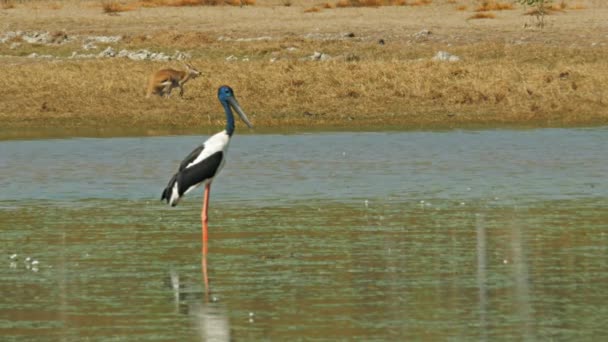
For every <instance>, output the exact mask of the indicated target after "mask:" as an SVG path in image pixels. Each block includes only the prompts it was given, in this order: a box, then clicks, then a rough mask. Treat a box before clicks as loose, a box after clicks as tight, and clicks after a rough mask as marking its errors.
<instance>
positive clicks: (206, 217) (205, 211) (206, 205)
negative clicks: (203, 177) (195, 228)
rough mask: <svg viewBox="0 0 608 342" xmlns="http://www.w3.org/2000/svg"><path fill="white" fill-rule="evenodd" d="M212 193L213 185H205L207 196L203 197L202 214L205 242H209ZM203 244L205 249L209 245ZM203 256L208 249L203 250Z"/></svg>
mask: <svg viewBox="0 0 608 342" xmlns="http://www.w3.org/2000/svg"><path fill="white" fill-rule="evenodd" d="M210 192H211V184H207V185H205V196H204V197H203V211H202V212H201V221H202V223H203V242H205V243H206V242H207V228H208V227H207V222H208V221H209V215H208V209H209V193H210ZM205 243H203V248H205V247H207V245H206V244H205ZM203 254H206V249H203Z"/></svg>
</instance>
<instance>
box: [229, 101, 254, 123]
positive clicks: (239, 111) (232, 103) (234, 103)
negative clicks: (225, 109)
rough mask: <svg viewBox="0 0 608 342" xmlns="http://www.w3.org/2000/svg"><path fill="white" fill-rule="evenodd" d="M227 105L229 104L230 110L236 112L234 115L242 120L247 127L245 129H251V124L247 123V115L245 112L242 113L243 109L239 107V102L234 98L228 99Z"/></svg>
mask: <svg viewBox="0 0 608 342" xmlns="http://www.w3.org/2000/svg"><path fill="white" fill-rule="evenodd" d="M228 103H230V106H232V108H233V109H234V110H235V111H236V113H237V114H238V115H239V117H240V118H241V120H243V122H244V123H245V124H246V125H247V127H249V128H253V124H252V123H251V122H250V121H249V119H247V115H245V112H243V109H242V108H241V106H240V105H239V102H238V101H237V100H236V99H235V98H234V97H229V98H228Z"/></svg>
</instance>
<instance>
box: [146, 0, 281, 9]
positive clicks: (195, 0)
mask: <svg viewBox="0 0 608 342" xmlns="http://www.w3.org/2000/svg"><path fill="white" fill-rule="evenodd" d="M255 3H256V2H255V0H141V1H139V2H136V3H134V6H135V7H146V8H150V7H163V6H168V7H194V6H222V5H229V6H254V5H255ZM289 5H291V2H289Z"/></svg>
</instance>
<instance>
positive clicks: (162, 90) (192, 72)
mask: <svg viewBox="0 0 608 342" xmlns="http://www.w3.org/2000/svg"><path fill="white" fill-rule="evenodd" d="M184 66H185V67H186V71H180V70H175V69H171V68H167V69H161V70H158V71H157V72H155V73H153V74H152V75H151V76H150V81H149V82H148V90H147V92H146V97H148V98H149V97H150V95H152V94H157V95H159V96H161V97H169V95H171V90H172V89H173V88H179V96H180V97H181V96H183V95H184V83H186V82H188V81H189V80H190V79H195V78H197V77H198V76H200V74H201V72H200V71H198V70H196V69H195V68H194V67H193V66H192V64H189V63H185V62H184Z"/></svg>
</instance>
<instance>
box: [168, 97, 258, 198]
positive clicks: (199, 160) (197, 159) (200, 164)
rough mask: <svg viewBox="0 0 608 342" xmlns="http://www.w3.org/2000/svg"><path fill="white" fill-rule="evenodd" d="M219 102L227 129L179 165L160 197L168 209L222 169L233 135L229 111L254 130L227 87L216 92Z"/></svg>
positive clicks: (211, 138) (209, 181)
mask: <svg viewBox="0 0 608 342" xmlns="http://www.w3.org/2000/svg"><path fill="white" fill-rule="evenodd" d="M218 99H219V101H220V103H221V104H222V106H223V107H224V111H225V113H226V129H225V130H223V131H221V132H219V133H217V134H215V135H213V136H211V137H210V138H209V139H208V140H207V141H205V142H204V143H203V144H202V145H200V146H198V147H197V148H195V149H194V150H193V151H192V152H190V154H189V155H188V156H187V157H186V158H185V159H184V160H183V161H182V162H181V163H180V165H179V169H178V171H177V172H176V173H175V174H174V175H173V177H171V180H169V184H168V185H167V187H166V188H165V189H164V190H163V193H162V196H161V200H166V202H167V203H169V204H170V205H171V206H176V205H177V204H178V203H179V200H180V199H181V198H182V197H183V196H184V195H186V194H187V193H189V192H190V191H192V190H194V189H195V188H197V187H198V186H200V185H209V184H210V183H211V181H212V180H213V177H215V176H216V175H217V174H218V173H219V172H220V170H221V169H222V167H223V166H224V163H225V161H226V152H227V150H228V145H229V144H230V138H231V137H232V134H233V133H234V116H233V114H232V109H234V110H235V111H236V112H237V114H238V115H239V117H240V118H241V119H242V120H243V122H245V124H246V125H247V126H248V127H249V128H251V127H253V126H252V124H251V122H249V120H248V119H247V116H246V115H245V113H244V112H243V110H242V109H241V107H240V105H239V103H238V102H237V100H236V98H235V97H234V92H233V90H232V89H231V88H230V87H228V86H222V87H220V88H219V89H218ZM206 204H207V203H205V205H206ZM203 209H206V208H203Z"/></svg>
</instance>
